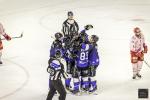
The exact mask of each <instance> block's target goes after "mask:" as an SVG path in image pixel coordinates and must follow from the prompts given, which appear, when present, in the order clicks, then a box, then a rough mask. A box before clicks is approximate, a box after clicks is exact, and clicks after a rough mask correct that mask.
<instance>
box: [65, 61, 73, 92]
mask: <svg viewBox="0 0 150 100" xmlns="http://www.w3.org/2000/svg"><path fill="white" fill-rule="evenodd" d="M72 66H73V64H72V62H67V74H68V78H67V79H66V80H65V86H66V89H67V90H70V82H71V78H72Z"/></svg>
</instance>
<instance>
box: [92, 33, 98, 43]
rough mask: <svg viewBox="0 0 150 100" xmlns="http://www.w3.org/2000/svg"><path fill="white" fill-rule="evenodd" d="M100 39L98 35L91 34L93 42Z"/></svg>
mask: <svg viewBox="0 0 150 100" xmlns="http://www.w3.org/2000/svg"><path fill="white" fill-rule="evenodd" d="M98 40H99V37H98V36H97V35H91V42H95V43H96V42H97V41H98Z"/></svg>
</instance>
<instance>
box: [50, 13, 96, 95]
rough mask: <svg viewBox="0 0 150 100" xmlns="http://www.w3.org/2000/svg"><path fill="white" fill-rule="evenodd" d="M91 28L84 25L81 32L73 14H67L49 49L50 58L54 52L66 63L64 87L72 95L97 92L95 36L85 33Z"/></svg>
mask: <svg viewBox="0 0 150 100" xmlns="http://www.w3.org/2000/svg"><path fill="white" fill-rule="evenodd" d="M91 28H93V26H92V25H90V24H89V25H85V26H84V29H83V30H82V31H81V32H78V31H79V26H78V24H77V22H76V21H75V20H74V19H73V12H71V11H70V12H68V19H67V20H66V21H64V23H63V28H62V33H61V32H57V33H55V35H54V36H55V40H54V41H53V43H52V45H51V49H50V58H51V57H54V56H55V52H56V51H58V50H59V51H60V52H61V57H62V58H63V59H65V62H66V73H67V75H68V77H67V78H66V79H65V87H66V89H67V90H68V91H70V92H71V93H73V94H78V93H80V92H88V93H93V92H95V91H96V90H97V83H96V80H95V75H96V69H97V67H98V66H99V55H98V50H97V42H98V40H99V38H98V36H97V35H91V36H89V35H88V34H87V33H86V31H87V30H89V29H91Z"/></svg>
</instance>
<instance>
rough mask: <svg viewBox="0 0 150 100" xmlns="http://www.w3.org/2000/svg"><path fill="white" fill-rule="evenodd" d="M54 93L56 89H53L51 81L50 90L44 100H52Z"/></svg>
mask: <svg viewBox="0 0 150 100" xmlns="http://www.w3.org/2000/svg"><path fill="white" fill-rule="evenodd" d="M55 92H56V89H55V87H54V82H53V81H51V84H50V90H49V92H48V95H47V98H46V100H52V98H53V96H54V94H55Z"/></svg>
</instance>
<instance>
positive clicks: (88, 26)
mask: <svg viewBox="0 0 150 100" xmlns="http://www.w3.org/2000/svg"><path fill="white" fill-rule="evenodd" d="M84 28H85V30H89V29H91V28H93V25H91V24H88V25H86V26H84Z"/></svg>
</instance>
